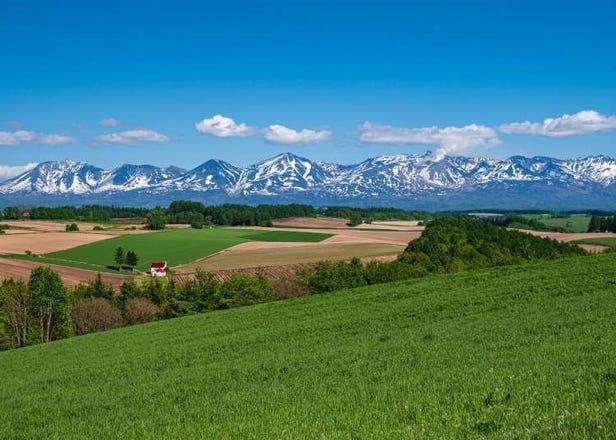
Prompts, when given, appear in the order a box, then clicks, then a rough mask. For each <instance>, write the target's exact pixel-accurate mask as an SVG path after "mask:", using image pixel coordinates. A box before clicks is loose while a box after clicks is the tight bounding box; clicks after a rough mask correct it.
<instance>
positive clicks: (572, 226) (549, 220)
mask: <svg viewBox="0 0 616 440" xmlns="http://www.w3.org/2000/svg"><path fill="white" fill-rule="evenodd" d="M524 217H526V218H532V219H535V220H539V221H540V222H541V223H543V224H546V225H548V226H558V227H561V228H564V229H566V230H567V231H569V232H586V231H588V223H590V216H589V215H586V214H573V215H570V216H569V217H564V218H561V217H552V216H551V215H550V214H524Z"/></svg>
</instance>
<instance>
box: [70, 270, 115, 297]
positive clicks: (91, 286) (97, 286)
mask: <svg viewBox="0 0 616 440" xmlns="http://www.w3.org/2000/svg"><path fill="white" fill-rule="evenodd" d="M74 295H75V297H77V298H106V299H113V287H112V286H111V285H109V284H105V282H104V281H103V278H102V277H101V274H100V273H99V274H96V278H94V279H93V280H91V281H88V282H87V283H85V284H84V283H81V284H79V285H78V286H77V287H75V291H74Z"/></svg>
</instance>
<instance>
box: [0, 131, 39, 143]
mask: <svg viewBox="0 0 616 440" xmlns="http://www.w3.org/2000/svg"><path fill="white" fill-rule="evenodd" d="M36 136H37V134H36V133H34V132H33V131H26V130H17V131H0V145H19V144H22V143H25V142H30V141H33V140H34V139H36Z"/></svg>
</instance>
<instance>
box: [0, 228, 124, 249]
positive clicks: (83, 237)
mask: <svg viewBox="0 0 616 440" xmlns="http://www.w3.org/2000/svg"><path fill="white" fill-rule="evenodd" d="M112 237H114V236H113V235H111V234H95V233H87V232H45V233H36V232H33V233H30V234H6V235H2V236H0V254H23V253H24V252H25V251H31V252H32V253H34V254H46V253H49V252H56V251H61V250H64V249H70V248H73V247H75V246H80V245H82V244H88V243H93V242H95V241H100V240H106V239H107V238H112Z"/></svg>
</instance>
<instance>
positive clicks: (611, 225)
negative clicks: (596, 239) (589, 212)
mask: <svg viewBox="0 0 616 440" xmlns="http://www.w3.org/2000/svg"><path fill="white" fill-rule="evenodd" d="M588 232H616V216H612V217H610V216H605V217H604V216H597V215H593V216H592V217H590V222H589V223H588Z"/></svg>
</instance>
